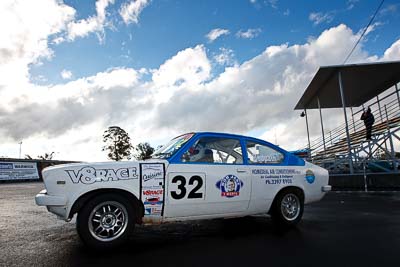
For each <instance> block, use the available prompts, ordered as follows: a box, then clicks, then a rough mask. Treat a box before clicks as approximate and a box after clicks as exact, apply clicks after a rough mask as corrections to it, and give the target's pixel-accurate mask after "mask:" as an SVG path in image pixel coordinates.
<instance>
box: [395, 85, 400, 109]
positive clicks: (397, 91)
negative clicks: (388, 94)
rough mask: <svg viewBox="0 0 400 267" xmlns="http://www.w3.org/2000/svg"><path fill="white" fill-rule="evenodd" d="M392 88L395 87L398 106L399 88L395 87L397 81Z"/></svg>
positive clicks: (399, 98) (399, 99)
mask: <svg viewBox="0 0 400 267" xmlns="http://www.w3.org/2000/svg"><path fill="white" fill-rule="evenodd" d="M394 88H396V95H397V102H399V107H400V96H399V88H397V83H396V84H395V85H394Z"/></svg>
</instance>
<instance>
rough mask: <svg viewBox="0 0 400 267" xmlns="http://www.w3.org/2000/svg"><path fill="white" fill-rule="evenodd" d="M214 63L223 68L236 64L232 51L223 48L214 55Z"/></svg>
mask: <svg viewBox="0 0 400 267" xmlns="http://www.w3.org/2000/svg"><path fill="white" fill-rule="evenodd" d="M214 61H215V62H217V64H219V65H223V66H232V65H235V64H237V62H236V60H235V53H234V52H233V50H232V49H229V48H225V47H221V48H220V49H219V53H218V54H216V55H214Z"/></svg>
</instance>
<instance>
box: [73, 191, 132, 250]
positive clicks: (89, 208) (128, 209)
mask: <svg viewBox="0 0 400 267" xmlns="http://www.w3.org/2000/svg"><path fill="white" fill-rule="evenodd" d="M134 214H135V213H134V210H133V207H132V205H129V203H128V201H127V200H126V199H125V198H124V197H122V196H119V195H116V194H102V195H98V196H96V197H94V198H93V199H91V200H89V201H88V202H87V203H86V205H85V206H84V207H83V208H82V209H81V210H80V211H79V213H78V217H77V220H76V227H77V231H78V234H79V236H80V238H81V239H82V241H83V242H84V243H85V244H86V245H88V246H89V247H92V248H97V249H103V248H112V247H116V246H118V245H120V244H121V243H123V242H124V241H125V239H126V238H127V237H128V235H129V233H130V232H131V231H133V227H134V221H135V220H134Z"/></svg>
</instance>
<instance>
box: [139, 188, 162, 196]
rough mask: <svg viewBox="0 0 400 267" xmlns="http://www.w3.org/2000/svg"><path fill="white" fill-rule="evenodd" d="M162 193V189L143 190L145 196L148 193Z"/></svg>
mask: <svg viewBox="0 0 400 267" xmlns="http://www.w3.org/2000/svg"><path fill="white" fill-rule="evenodd" d="M162 194H163V190H162V189H160V190H146V191H143V195H145V196H149V195H162Z"/></svg>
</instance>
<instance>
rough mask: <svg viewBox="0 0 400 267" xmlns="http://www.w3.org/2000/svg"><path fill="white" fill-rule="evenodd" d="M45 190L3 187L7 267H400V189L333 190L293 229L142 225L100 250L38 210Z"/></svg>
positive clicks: (253, 223) (0, 234) (245, 224)
mask: <svg viewBox="0 0 400 267" xmlns="http://www.w3.org/2000/svg"><path fill="white" fill-rule="evenodd" d="M42 188H43V185H42V184H41V183H19V184H0V266H92V265H93V266H112V267H115V266H122V265H125V266H159V267H161V266H205V267H208V266H289V265H291V266H400V265H399V264H400V192H385V193H377V192H374V193H349V192H345V193H338V192H331V193H329V194H327V195H326V196H325V198H324V199H323V200H322V201H321V202H318V203H313V204H310V205H307V206H306V208H305V212H304V215H303V220H302V222H301V223H300V224H299V226H298V227H297V228H295V229H292V230H289V231H282V230H280V229H277V228H276V227H274V225H273V224H272V222H271V220H270V218H268V217H265V216H258V217H246V218H241V219H230V220H211V221H196V222H194V223H176V224H164V225H159V226H139V227H137V228H136V229H135V233H134V234H133V235H132V236H131V238H130V239H129V241H128V243H127V244H126V245H125V246H123V247H122V248H120V249H118V250H115V251H105V252H93V251H89V250H88V249H87V248H86V247H85V246H84V245H83V244H82V243H81V241H80V240H79V238H78V235H77V233H76V230H75V223H74V220H73V221H72V222H69V223H66V222H64V221H60V220H57V219H56V217H55V215H53V214H50V213H48V212H47V210H46V209H45V208H43V207H38V206H36V205H35V203H34V196H35V194H36V193H37V192H39V191H40V190H41V189H42Z"/></svg>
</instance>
